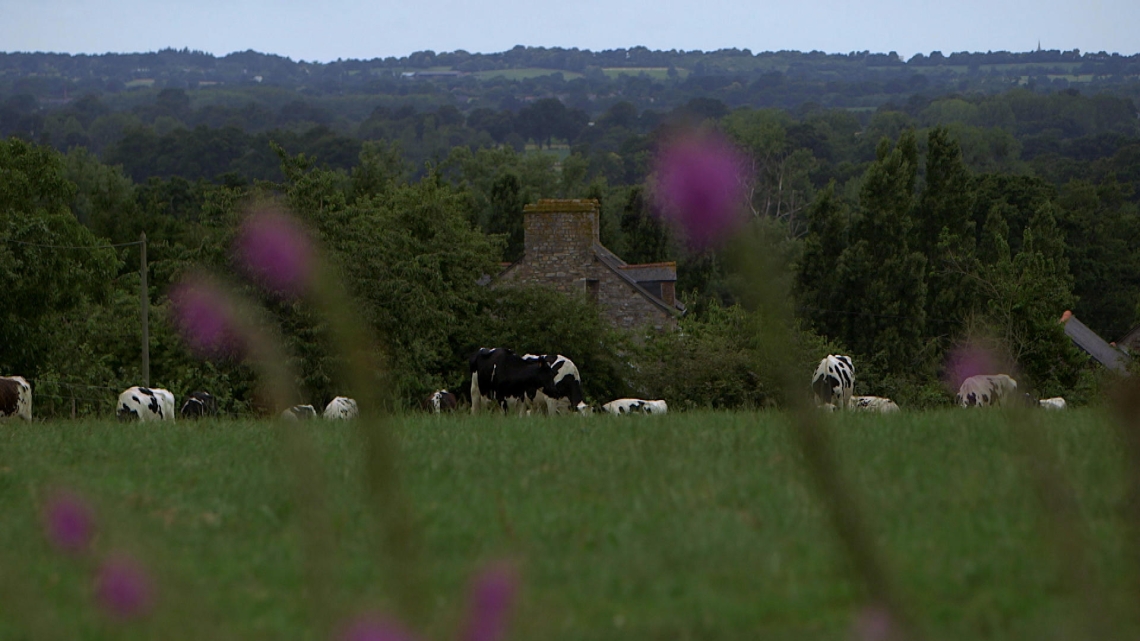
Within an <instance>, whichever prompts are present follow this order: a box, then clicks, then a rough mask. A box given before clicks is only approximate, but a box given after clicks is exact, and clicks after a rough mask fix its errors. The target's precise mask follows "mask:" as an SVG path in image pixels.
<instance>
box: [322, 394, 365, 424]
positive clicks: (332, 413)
mask: <svg viewBox="0 0 1140 641" xmlns="http://www.w3.org/2000/svg"><path fill="white" fill-rule="evenodd" d="M323 416H324V417H325V418H327V419H331V420H346V419H350V418H356V417H357V416H360V410H358V409H356V401H354V400H353V399H351V398H348V397H347V396H338V397H336V398H334V399H333V400H331V401H329V404H328V405H326V406H325V413H324V414H323Z"/></svg>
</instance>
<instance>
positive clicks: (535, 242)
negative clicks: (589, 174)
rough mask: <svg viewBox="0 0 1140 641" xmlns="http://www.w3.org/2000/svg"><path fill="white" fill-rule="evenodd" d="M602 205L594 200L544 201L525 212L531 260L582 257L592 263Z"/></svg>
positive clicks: (526, 209)
mask: <svg viewBox="0 0 1140 641" xmlns="http://www.w3.org/2000/svg"><path fill="white" fill-rule="evenodd" d="M598 209H599V207H598V201H597V200H595V199H593V198H590V199H585V198H574V199H556V198H544V199H542V200H539V201H538V202H537V203H535V204H533V205H527V206H526V207H524V208H523V229H524V234H525V236H524V241H523V242H524V246H525V250H526V256H527V259H528V260H535V259H539V258H540V257H552V256H564V257H567V256H580V257H582V260H588V257H589V256H590V255H591V253H592V251H593V246H594V244H595V243H598V244H600V242H601V241H600V240H599V238H598Z"/></svg>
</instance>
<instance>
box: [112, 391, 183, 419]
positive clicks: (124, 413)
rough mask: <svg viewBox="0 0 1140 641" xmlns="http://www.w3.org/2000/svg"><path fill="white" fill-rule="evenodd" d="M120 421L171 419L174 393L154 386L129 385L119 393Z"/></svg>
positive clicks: (117, 408)
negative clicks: (129, 386)
mask: <svg viewBox="0 0 1140 641" xmlns="http://www.w3.org/2000/svg"><path fill="white" fill-rule="evenodd" d="M115 416H117V417H118V418H119V420H120V421H136V420H137V421H144V422H145V421H173V420H174V394H171V393H170V392H169V391H168V390H164V389H159V388H156V387H138V386H135V387H131V388H128V389H127V390H126V391H125V392H123V393H122V394H119V405H118V407H116V408H115Z"/></svg>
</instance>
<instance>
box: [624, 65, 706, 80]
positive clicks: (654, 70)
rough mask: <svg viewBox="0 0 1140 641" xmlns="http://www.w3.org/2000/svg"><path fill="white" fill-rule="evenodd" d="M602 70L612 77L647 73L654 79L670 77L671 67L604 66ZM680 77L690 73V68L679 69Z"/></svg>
mask: <svg viewBox="0 0 1140 641" xmlns="http://www.w3.org/2000/svg"><path fill="white" fill-rule="evenodd" d="M602 71H603V72H605V74H606V75H607V76H609V77H611V78H616V77H618V76H623V75H624V76H640V75H641V74H645V75H647V76H649V77H650V78H653V79H654V80H664V79H666V78H668V77H669V67H603V68H602ZM677 75H678V77H681V78H685V77H686V76H688V75H689V70H688V69H677Z"/></svg>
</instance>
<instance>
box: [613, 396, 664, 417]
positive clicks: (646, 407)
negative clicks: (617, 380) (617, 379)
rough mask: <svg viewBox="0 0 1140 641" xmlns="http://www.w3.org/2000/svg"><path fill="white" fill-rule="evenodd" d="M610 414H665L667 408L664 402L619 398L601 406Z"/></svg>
mask: <svg viewBox="0 0 1140 641" xmlns="http://www.w3.org/2000/svg"><path fill="white" fill-rule="evenodd" d="M602 409H603V410H605V411H606V412H608V413H610V414H665V413H666V412H668V411H669V406H668V405H667V404H666V403H665V401H643V400H641V399H640V398H619V399H618V400H616V401H610V402H609V403H606V404H605V405H603V406H602Z"/></svg>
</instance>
